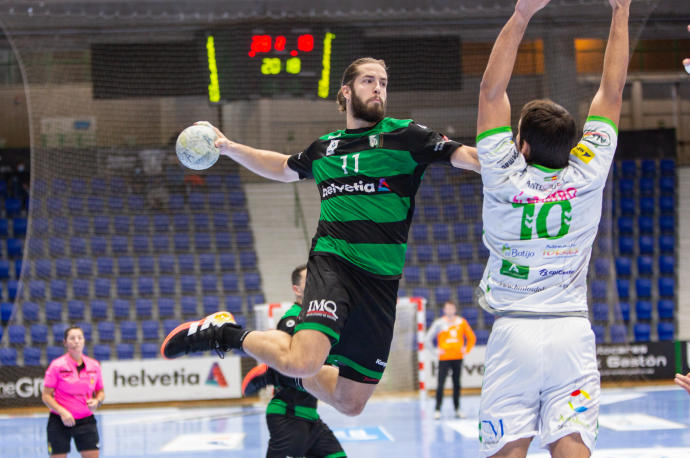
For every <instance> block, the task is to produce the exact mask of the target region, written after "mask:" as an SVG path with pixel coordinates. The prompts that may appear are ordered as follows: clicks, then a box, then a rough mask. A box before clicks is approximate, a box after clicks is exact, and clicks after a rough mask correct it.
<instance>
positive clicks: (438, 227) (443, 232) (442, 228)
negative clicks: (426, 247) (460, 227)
mask: <svg viewBox="0 0 690 458" xmlns="http://www.w3.org/2000/svg"><path fill="white" fill-rule="evenodd" d="M431 233H432V235H433V237H434V242H436V243H439V242H447V241H448V240H450V233H449V231H448V225H447V224H440V223H436V224H434V225H433V226H432V231H431Z"/></svg>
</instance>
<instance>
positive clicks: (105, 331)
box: [94, 321, 115, 354]
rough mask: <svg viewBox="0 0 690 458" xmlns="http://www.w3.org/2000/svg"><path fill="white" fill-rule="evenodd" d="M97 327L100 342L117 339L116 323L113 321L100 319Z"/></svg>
mask: <svg viewBox="0 0 690 458" xmlns="http://www.w3.org/2000/svg"><path fill="white" fill-rule="evenodd" d="M96 327H97V328H98V340H99V341H100V342H113V341H114V340H115V323H113V322H112V321H99V322H98V324H97V325H96ZM94 350H95V349H94ZM94 354H95V352H94Z"/></svg>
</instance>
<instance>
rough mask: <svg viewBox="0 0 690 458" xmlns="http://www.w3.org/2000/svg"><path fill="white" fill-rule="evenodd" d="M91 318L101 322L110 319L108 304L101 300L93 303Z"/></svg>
mask: <svg viewBox="0 0 690 458" xmlns="http://www.w3.org/2000/svg"><path fill="white" fill-rule="evenodd" d="M91 318H92V319H99V320H101V319H105V318H108V303H107V302H106V301H104V300H100V299H96V300H93V301H91Z"/></svg>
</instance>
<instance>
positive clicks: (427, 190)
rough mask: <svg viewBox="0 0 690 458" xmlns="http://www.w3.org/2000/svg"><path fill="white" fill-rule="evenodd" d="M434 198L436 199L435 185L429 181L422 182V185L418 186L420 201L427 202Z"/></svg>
mask: <svg viewBox="0 0 690 458" xmlns="http://www.w3.org/2000/svg"><path fill="white" fill-rule="evenodd" d="M434 199H436V187H434V186H433V185H432V184H430V183H428V184H425V182H422V185H421V186H420V187H419V200H420V201H421V202H429V201H433V200H434Z"/></svg>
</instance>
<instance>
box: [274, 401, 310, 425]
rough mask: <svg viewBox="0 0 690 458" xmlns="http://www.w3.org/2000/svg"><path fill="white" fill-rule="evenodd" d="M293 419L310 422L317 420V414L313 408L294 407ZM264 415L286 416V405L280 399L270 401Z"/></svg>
mask: <svg viewBox="0 0 690 458" xmlns="http://www.w3.org/2000/svg"><path fill="white" fill-rule="evenodd" d="M294 411H295V417H299V418H304V419H307V420H311V421H316V420H318V419H319V414H318V413H317V412H316V409H315V408H313V407H305V406H294ZM266 414H267V415H268V414H274V415H287V403H286V402H285V401H283V400H282V399H271V402H269V403H268V406H267V407H266Z"/></svg>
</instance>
